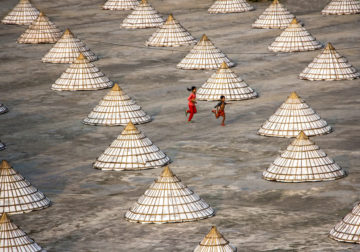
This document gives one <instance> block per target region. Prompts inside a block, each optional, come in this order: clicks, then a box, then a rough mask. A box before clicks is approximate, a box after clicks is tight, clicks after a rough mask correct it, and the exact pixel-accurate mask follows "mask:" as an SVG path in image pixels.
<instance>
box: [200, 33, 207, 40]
mask: <svg viewBox="0 0 360 252" xmlns="http://www.w3.org/2000/svg"><path fill="white" fill-rule="evenodd" d="M200 41H209V38H208V37H207V36H206V34H204V35H202V37H201V39H200Z"/></svg>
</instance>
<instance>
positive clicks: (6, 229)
mask: <svg viewBox="0 0 360 252" xmlns="http://www.w3.org/2000/svg"><path fill="white" fill-rule="evenodd" d="M0 251H4V252H5V251H6V252H12V251H14V252H20V251H21V252H36V251H42V248H41V247H40V246H39V245H38V244H36V243H35V242H34V241H33V240H32V239H31V238H30V237H29V236H27V234H26V233H25V232H24V231H22V230H21V229H20V228H18V227H17V226H16V225H15V224H14V223H12V221H11V220H10V219H9V217H8V216H7V214H6V213H3V214H2V216H1V219H0Z"/></svg>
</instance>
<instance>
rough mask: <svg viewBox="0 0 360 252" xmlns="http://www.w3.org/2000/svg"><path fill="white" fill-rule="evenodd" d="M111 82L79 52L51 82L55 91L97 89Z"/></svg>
mask: <svg viewBox="0 0 360 252" xmlns="http://www.w3.org/2000/svg"><path fill="white" fill-rule="evenodd" d="M112 84H113V82H112V81H110V80H109V79H108V78H107V77H106V76H105V75H104V74H103V73H102V72H100V70H99V69H98V68H97V67H95V66H94V65H93V64H92V63H90V61H89V60H88V59H87V58H85V57H84V55H83V54H82V53H80V55H79V57H78V58H77V59H76V60H75V61H74V62H73V63H72V64H71V65H70V66H69V68H68V69H66V71H65V72H64V73H63V74H62V75H61V76H60V78H59V79H57V80H56V81H55V83H54V84H52V86H51V89H53V90H57V91H79V90H83V91H84V90H99V89H105V88H109V87H111V86H112Z"/></svg>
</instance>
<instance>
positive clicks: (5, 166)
mask: <svg viewBox="0 0 360 252" xmlns="http://www.w3.org/2000/svg"><path fill="white" fill-rule="evenodd" d="M0 168H1V169H9V168H11V165H10V164H9V162H8V161H6V160H3V161H1V164H0Z"/></svg>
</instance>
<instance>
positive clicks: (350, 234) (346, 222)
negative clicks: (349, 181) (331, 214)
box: [329, 203, 360, 243]
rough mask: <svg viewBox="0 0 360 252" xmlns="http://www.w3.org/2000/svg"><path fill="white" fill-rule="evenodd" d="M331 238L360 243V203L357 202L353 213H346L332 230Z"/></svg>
mask: <svg viewBox="0 0 360 252" xmlns="http://www.w3.org/2000/svg"><path fill="white" fill-rule="evenodd" d="M329 236H330V238H332V239H334V240H337V241H341V242H350V243H360V204H359V203H357V204H356V206H355V207H354V208H353V210H352V211H351V213H349V214H348V215H346V216H345V217H344V218H343V219H342V220H341V221H340V222H339V223H338V224H336V225H335V227H334V228H333V229H331V231H330V235H329Z"/></svg>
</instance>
